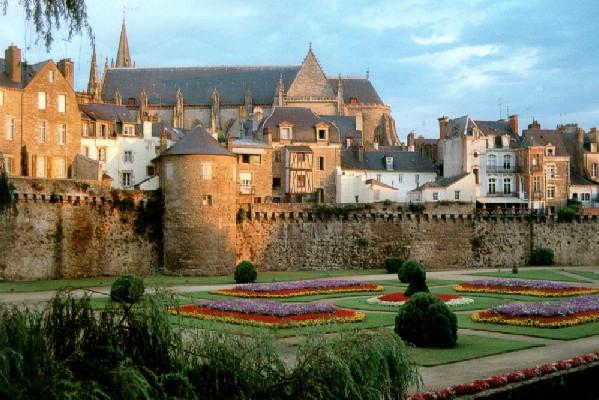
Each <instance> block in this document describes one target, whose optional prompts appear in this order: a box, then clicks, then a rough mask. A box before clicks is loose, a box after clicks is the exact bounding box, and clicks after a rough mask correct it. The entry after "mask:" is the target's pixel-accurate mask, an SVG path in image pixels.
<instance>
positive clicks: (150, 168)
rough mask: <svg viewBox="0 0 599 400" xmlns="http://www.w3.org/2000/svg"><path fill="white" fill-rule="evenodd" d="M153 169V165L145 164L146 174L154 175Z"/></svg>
mask: <svg viewBox="0 0 599 400" xmlns="http://www.w3.org/2000/svg"><path fill="white" fill-rule="evenodd" d="M154 173H155V170H154V166H153V165H146V175H147V176H154Z"/></svg>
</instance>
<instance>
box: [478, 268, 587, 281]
mask: <svg viewBox="0 0 599 400" xmlns="http://www.w3.org/2000/svg"><path fill="white" fill-rule="evenodd" d="M468 275H476V276H492V277H494V278H517V279H539V280H544V281H565V282H584V281H582V280H580V279H576V278H573V277H571V276H567V275H564V274H560V273H559V272H556V271H552V270H549V269H531V270H527V269H520V272H518V273H517V274H513V273H512V272H511V271H505V272H491V271H489V272H477V273H473V274H468Z"/></svg>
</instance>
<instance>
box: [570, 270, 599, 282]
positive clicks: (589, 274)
mask: <svg viewBox="0 0 599 400" xmlns="http://www.w3.org/2000/svg"><path fill="white" fill-rule="evenodd" d="M568 272H569V273H570V274H574V275H578V276H582V277H583V278H587V279H593V280H595V281H599V271H597V272H594V271H572V270H568Z"/></svg>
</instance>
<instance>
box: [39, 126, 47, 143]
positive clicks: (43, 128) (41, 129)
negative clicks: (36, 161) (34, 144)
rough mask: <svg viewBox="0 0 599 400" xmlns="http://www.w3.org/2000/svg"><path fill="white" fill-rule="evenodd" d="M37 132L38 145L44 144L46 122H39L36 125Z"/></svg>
mask: <svg viewBox="0 0 599 400" xmlns="http://www.w3.org/2000/svg"><path fill="white" fill-rule="evenodd" d="M38 132H39V134H40V143H46V139H47V136H46V121H40V123H39V125H38Z"/></svg>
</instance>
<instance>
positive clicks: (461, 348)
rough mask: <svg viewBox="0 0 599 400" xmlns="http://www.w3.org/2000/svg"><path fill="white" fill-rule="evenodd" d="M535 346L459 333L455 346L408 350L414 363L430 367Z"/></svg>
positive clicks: (533, 344)
mask: <svg viewBox="0 0 599 400" xmlns="http://www.w3.org/2000/svg"><path fill="white" fill-rule="evenodd" d="M537 346H542V345H540V344H536V343H530V342H523V341H520V340H508V339H498V338H493V339H490V338H486V337H483V336H476V335H459V336H458V342H457V344H456V347H454V348H452V349H436V348H417V347H411V348H410V349H409V350H408V351H409V353H410V356H411V357H412V359H413V360H414V362H415V363H416V364H418V365H422V366H425V367H430V366H433V365H441V364H449V363H454V362H458V361H465V360H471V359H474V358H480V357H486V356H489V355H493V354H501V353H508V352H512V351H518V350H523V349H528V348H531V347H537Z"/></svg>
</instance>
